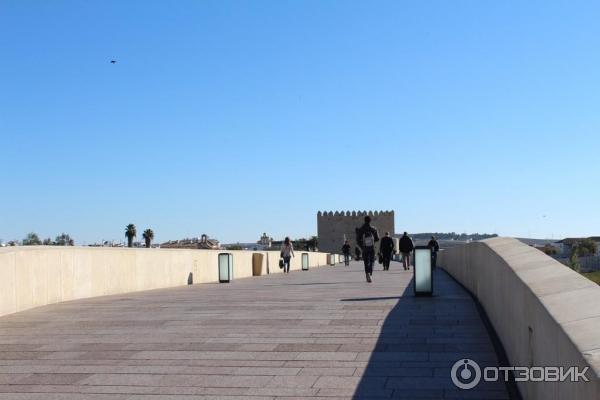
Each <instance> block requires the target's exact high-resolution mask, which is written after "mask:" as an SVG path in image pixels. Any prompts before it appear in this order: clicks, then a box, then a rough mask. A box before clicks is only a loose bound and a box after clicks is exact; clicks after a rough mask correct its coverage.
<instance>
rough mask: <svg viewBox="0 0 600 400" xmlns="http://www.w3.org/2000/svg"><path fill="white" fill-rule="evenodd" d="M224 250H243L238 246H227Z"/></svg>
mask: <svg viewBox="0 0 600 400" xmlns="http://www.w3.org/2000/svg"><path fill="white" fill-rule="evenodd" d="M225 250H243V248H242V246H240V245H239V244H232V245H229V246H227V247H226V248H225Z"/></svg>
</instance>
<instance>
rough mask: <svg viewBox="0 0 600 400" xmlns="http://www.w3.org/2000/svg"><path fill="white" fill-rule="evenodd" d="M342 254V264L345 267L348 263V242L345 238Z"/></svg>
mask: <svg viewBox="0 0 600 400" xmlns="http://www.w3.org/2000/svg"><path fill="white" fill-rule="evenodd" d="M342 254H343V255H344V264H345V265H346V267H347V266H348V265H350V242H349V241H348V240H347V239H346V241H344V245H343V246H342Z"/></svg>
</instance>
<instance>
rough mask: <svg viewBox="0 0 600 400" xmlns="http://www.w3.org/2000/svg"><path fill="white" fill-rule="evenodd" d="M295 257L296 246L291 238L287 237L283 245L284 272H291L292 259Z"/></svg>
mask: <svg viewBox="0 0 600 400" xmlns="http://www.w3.org/2000/svg"><path fill="white" fill-rule="evenodd" d="M292 257H295V256H294V245H293V244H292V242H291V241H290V238H289V237H287V236H286V238H285V240H284V241H283V244H282V245H281V258H283V272H284V273H286V274H287V273H289V272H290V259H291V258H292Z"/></svg>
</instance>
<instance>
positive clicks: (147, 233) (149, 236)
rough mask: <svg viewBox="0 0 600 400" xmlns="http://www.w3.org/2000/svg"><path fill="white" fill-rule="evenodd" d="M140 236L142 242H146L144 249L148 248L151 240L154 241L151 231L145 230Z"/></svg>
mask: <svg viewBox="0 0 600 400" xmlns="http://www.w3.org/2000/svg"><path fill="white" fill-rule="evenodd" d="M142 236H143V237H144V242H146V248H150V245H151V244H152V240H153V239H154V232H153V231H152V229H146V230H145V231H144V233H143V234H142ZM129 247H131V246H129Z"/></svg>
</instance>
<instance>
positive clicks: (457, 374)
mask: <svg viewBox="0 0 600 400" xmlns="http://www.w3.org/2000/svg"><path fill="white" fill-rule="evenodd" d="M450 376H451V377H452V383H454V385H455V386H456V387H458V388H460V389H465V390H466V389H473V388H474V387H475V386H477V384H478V383H479V381H480V380H481V368H479V364H477V363H476V362H475V361H473V360H470V359H468V358H464V359H462V360H458V361H457V362H455V363H454V365H453V366H452V370H451V371H450Z"/></svg>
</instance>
